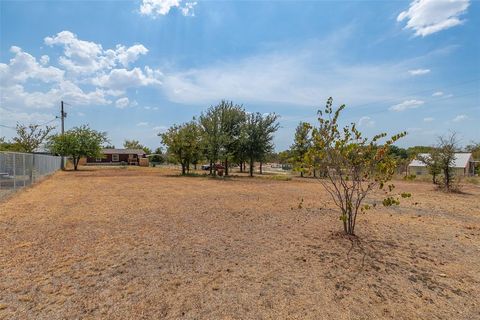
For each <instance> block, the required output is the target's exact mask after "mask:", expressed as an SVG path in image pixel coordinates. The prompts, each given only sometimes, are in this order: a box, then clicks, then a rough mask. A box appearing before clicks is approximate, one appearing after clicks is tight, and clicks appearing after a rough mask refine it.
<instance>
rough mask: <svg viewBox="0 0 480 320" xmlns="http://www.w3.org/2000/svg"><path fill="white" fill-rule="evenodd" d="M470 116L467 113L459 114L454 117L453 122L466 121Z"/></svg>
mask: <svg viewBox="0 0 480 320" xmlns="http://www.w3.org/2000/svg"><path fill="white" fill-rule="evenodd" d="M467 119H468V117H467V115H465V114H459V115H458V116H456V117H455V118H453V119H452V121H453V122H461V121H464V120H467Z"/></svg>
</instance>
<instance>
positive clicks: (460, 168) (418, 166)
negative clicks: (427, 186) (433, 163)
mask: <svg viewBox="0 0 480 320" xmlns="http://www.w3.org/2000/svg"><path fill="white" fill-rule="evenodd" d="M429 157H430V154H429V153H419V154H418V156H417V159H414V160H412V162H410V164H409V165H408V173H409V174H415V175H417V176H419V175H425V174H428V168H427V165H426V164H425V163H424V162H422V161H421V160H419V159H420V158H427V159H428V158H429ZM452 169H453V172H454V175H456V176H473V175H474V172H475V171H474V170H475V161H473V158H472V154H471V153H455V161H454V162H453V168H452Z"/></svg>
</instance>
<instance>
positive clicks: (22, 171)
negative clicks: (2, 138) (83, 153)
mask: <svg viewBox="0 0 480 320" xmlns="http://www.w3.org/2000/svg"><path fill="white" fill-rule="evenodd" d="M61 159H62V158H61V157H56V156H51V155H45V154H34V153H20V152H4V151H2V152H0V197H1V196H2V195H4V194H6V193H7V192H8V191H14V190H17V189H19V188H23V187H26V186H29V185H31V184H32V183H35V182H36V181H38V180H39V179H41V178H42V177H44V176H47V175H49V174H52V173H54V172H55V171H57V170H59V169H60V165H61V161H62V160H61Z"/></svg>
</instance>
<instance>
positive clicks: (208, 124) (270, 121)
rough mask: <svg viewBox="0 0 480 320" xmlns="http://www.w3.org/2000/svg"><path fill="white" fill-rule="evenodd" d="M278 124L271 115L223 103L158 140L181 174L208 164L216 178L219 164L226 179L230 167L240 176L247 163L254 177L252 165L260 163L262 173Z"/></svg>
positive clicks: (271, 148)
mask: <svg viewBox="0 0 480 320" xmlns="http://www.w3.org/2000/svg"><path fill="white" fill-rule="evenodd" d="M277 120H278V116H277V115H276V114H274V113H269V114H261V113H259V112H255V113H250V112H247V111H245V108H244V107H243V106H242V105H238V104H235V103H233V102H231V101H225V100H222V101H221V102H220V103H219V104H217V105H215V106H211V107H210V108H208V109H207V110H206V111H204V112H202V113H201V114H200V116H199V117H198V118H195V117H194V118H193V119H192V120H191V121H189V122H186V123H183V124H180V125H173V126H171V127H170V128H169V129H168V130H167V131H166V132H164V133H159V136H160V137H161V139H162V143H163V144H164V145H165V146H166V148H167V154H168V156H169V160H170V161H171V162H174V163H179V164H180V165H181V167H182V174H187V173H188V172H189V171H190V167H191V165H193V166H194V167H195V168H196V166H197V164H199V163H200V162H202V161H207V162H208V163H209V170H210V174H211V175H215V174H216V168H217V165H216V164H217V162H221V163H222V164H223V167H224V168H225V175H228V174H229V167H230V165H231V164H233V163H235V164H238V165H239V166H240V171H241V172H243V171H246V169H247V168H246V165H247V163H248V172H249V174H250V176H253V171H254V166H255V162H259V163H260V171H261V170H262V169H261V168H262V163H264V162H265V160H266V159H267V156H268V155H269V154H270V153H271V152H272V151H273V149H274V144H273V134H274V133H275V132H276V131H277V130H278V128H279V124H278V122H277Z"/></svg>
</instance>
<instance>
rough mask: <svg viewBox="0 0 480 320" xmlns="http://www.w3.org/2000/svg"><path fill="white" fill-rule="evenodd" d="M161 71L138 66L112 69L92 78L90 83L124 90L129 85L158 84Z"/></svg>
mask: <svg viewBox="0 0 480 320" xmlns="http://www.w3.org/2000/svg"><path fill="white" fill-rule="evenodd" d="M161 75H162V74H161V72H160V71H159V70H152V69H150V68H148V67H145V72H143V71H142V70H141V69H140V68H133V69H132V70H127V69H113V70H112V71H111V72H110V73H109V74H105V75H101V76H99V77H97V78H95V79H93V80H92V83H93V84H95V85H98V86H101V87H104V88H108V89H113V90H125V89H127V88H131V87H142V86H149V85H160V84H161V81H160V77H161Z"/></svg>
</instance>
